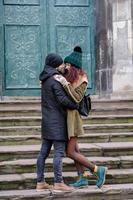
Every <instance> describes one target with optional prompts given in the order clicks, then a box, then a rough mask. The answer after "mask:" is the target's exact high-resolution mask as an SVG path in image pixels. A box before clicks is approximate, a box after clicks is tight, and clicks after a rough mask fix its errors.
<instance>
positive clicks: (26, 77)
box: [0, 0, 95, 96]
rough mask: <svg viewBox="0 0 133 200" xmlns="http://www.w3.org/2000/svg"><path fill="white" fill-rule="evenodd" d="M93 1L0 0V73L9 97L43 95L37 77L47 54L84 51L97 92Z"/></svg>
mask: <svg viewBox="0 0 133 200" xmlns="http://www.w3.org/2000/svg"><path fill="white" fill-rule="evenodd" d="M93 2H94V0H82V1H81V0H67V1H65V0H0V39H1V41H2V43H0V46H1V50H0V58H1V59H0V71H2V77H3V91H4V95H6V96H34V95H39V94H40V86H39V80H38V76H39V73H40V71H41V70H42V68H43V65H44V57H45V56H46V54H47V53H48V52H58V53H59V54H61V55H62V56H63V57H65V56H66V55H68V54H69V53H70V52H71V51H72V49H73V47H74V46H75V45H80V46H81V47H82V50H83V52H84V54H83V67H84V68H85V70H86V72H87V73H88V74H89V80H90V82H89V90H90V91H93V90H94V66H95V60H94V58H95V55H94V13H93V10H94V5H93Z"/></svg>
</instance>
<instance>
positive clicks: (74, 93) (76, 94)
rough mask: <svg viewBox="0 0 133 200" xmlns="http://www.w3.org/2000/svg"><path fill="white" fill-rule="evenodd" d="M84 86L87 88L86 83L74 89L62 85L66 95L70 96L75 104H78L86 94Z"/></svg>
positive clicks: (69, 85)
mask: <svg viewBox="0 0 133 200" xmlns="http://www.w3.org/2000/svg"><path fill="white" fill-rule="evenodd" d="M86 86H87V83H86V82H83V83H82V84H81V85H80V86H78V87H77V88H76V89H73V87H72V86H71V84H68V85H64V89H65V90H66V92H67V94H68V95H70V96H71V97H72V99H73V100H74V101H75V102H76V103H79V102H80V101H81V100H82V98H83V96H84V94H85V92H86Z"/></svg>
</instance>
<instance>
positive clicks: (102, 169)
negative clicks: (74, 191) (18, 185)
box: [95, 166, 108, 188]
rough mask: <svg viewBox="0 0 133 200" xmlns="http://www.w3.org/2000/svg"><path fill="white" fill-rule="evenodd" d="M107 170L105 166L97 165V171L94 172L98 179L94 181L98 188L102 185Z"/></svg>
mask: <svg viewBox="0 0 133 200" xmlns="http://www.w3.org/2000/svg"><path fill="white" fill-rule="evenodd" d="M107 170H108V168H107V167H102V166H99V167H98V169H97V172H96V173H95V174H96V176H97V178H98V180H97V182H96V185H97V187H98V188H101V187H102V186H103V184H104V183H105V178H106V174H107Z"/></svg>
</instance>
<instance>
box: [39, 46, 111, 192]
mask: <svg viewBox="0 0 133 200" xmlns="http://www.w3.org/2000/svg"><path fill="white" fill-rule="evenodd" d="M40 81H41V106H42V125H41V132H42V146H41V150H40V153H39V155H38V158H37V187H36V189H37V191H39V190H43V189H54V190H62V191H73V189H74V188H77V187H82V186H87V185H88V184H89V182H88V177H87V176H86V173H85V172H86V171H88V172H91V173H92V174H93V175H95V176H96V177H97V181H96V185H97V187H99V188H101V187H102V185H103V184H104V182H105V177H106V172H107V168H106V167H103V166H97V165H95V164H93V163H91V162H90V161H89V160H88V159H87V158H86V157H85V156H83V155H82V154H81V153H80V151H79V148H78V143H77V137H78V136H79V135H82V134H83V128H82V119H81V116H80V114H79V112H78V108H79V105H78V104H79V102H80V101H81V100H82V98H83V96H84V94H85V92H86V88H87V83H88V80H87V75H86V73H85V72H84V71H83V70H82V50H81V48H80V47H79V46H76V47H75V48H74V50H73V52H72V53H71V54H70V55H68V56H67V57H66V58H65V59H64V63H63V60H62V58H61V57H60V56H59V55H57V54H53V53H51V54H49V55H48V56H47V57H46V60H45V66H44V69H43V71H42V73H41V74H40ZM52 145H53V147H54V156H53V171H54V185H53V186H52V185H49V184H48V183H46V181H45V161H46V158H47V157H48V156H49V153H50V150H51V147H52ZM65 152H66V155H67V156H68V157H70V158H71V159H73V160H74V162H75V165H76V168H77V172H78V175H79V180H78V181H76V182H75V183H73V184H70V185H69V186H68V185H66V184H65V183H64V181H63V177H62V158H63V156H64V153H65Z"/></svg>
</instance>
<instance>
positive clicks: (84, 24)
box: [47, 0, 95, 93]
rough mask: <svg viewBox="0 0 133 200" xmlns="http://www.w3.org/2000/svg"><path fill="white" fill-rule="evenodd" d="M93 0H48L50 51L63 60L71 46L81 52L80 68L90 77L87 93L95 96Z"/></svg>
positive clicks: (71, 48) (70, 50)
mask: <svg viewBox="0 0 133 200" xmlns="http://www.w3.org/2000/svg"><path fill="white" fill-rule="evenodd" d="M94 2H95V1H94V0H82V1H81V0H49V1H48V6H47V8H48V10H47V12H48V18H47V20H48V21H49V30H48V31H49V43H48V44H49V50H50V51H56V52H58V53H59V54H60V55H61V56H62V57H63V58H64V57H65V56H66V55H68V54H70V53H71V52H72V50H73V48H74V46H76V45H79V46H81V48H82V50H83V68H84V69H85V71H86V72H87V74H88V76H89V85H88V92H89V93H94V72H95V54H94V37H95V32H94V31H95V21H94V6H95V5H94Z"/></svg>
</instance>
